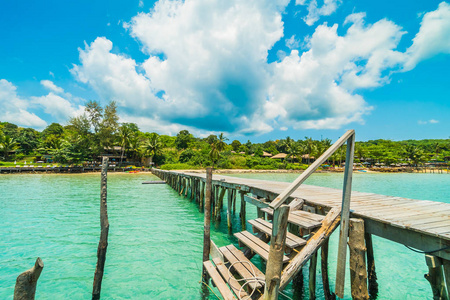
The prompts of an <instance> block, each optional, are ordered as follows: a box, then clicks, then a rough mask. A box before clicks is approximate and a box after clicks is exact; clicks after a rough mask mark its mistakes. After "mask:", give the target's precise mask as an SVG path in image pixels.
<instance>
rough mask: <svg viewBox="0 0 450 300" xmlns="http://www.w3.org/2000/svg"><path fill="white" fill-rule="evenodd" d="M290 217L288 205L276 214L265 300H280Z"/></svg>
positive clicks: (280, 208)
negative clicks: (279, 294) (279, 292)
mask: <svg viewBox="0 0 450 300" xmlns="http://www.w3.org/2000/svg"><path fill="white" fill-rule="evenodd" d="M288 215H289V206H288V205H282V206H280V207H279V208H278V209H276V210H275V212H274V220H273V226H272V238H271V239H270V250H269V259H268V261H267V267H266V285H265V287H264V300H276V299H278V289H279V287H280V280H281V271H282V270H283V255H284V248H285V242H286V234H287V220H288Z"/></svg>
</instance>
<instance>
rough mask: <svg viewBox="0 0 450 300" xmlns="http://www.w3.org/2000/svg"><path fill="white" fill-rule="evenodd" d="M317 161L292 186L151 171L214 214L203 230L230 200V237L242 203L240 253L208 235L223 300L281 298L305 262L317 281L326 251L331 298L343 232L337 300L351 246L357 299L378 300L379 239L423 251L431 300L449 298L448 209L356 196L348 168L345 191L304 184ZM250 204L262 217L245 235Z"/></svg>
mask: <svg viewBox="0 0 450 300" xmlns="http://www.w3.org/2000/svg"><path fill="white" fill-rule="evenodd" d="M352 134H354V132H353V133H352V132H348V133H347V136H344V137H343V138H342V140H340V141H338V142H336V144H337V146H336V147H335V146H334V145H333V146H332V147H331V148H330V149H329V150H330V151H328V153H325V154H324V157H326V156H327V155H330V153H332V152H333V151H335V150H336V149H337V147H340V146H341V145H342V144H343V142H345V141H346V140H344V139H351V138H352ZM339 143H340V144H339ZM347 144H348V145H347V161H349V162H351V161H352V160H351V158H352V156H353V152H352V151H353V145H352V144H353V142H352V141H351V140H350V141H349V140H347ZM332 148H333V149H332ZM317 161H318V163H317V164H316V165H314V164H313V165H311V167H310V168H308V170H306V171H305V172H304V173H303V174H301V175H300V176H299V178H297V179H296V180H295V181H294V182H293V183H286V182H273V181H267V180H256V179H245V178H236V177H230V176H223V175H217V174H215V175H213V177H212V180H211V183H208V184H207V180H206V175H205V174H203V173H190V172H177V171H162V170H158V169H153V170H152V172H153V173H154V174H155V175H157V176H158V177H160V178H161V179H162V180H164V181H165V182H166V183H167V184H169V185H170V186H171V187H172V188H173V189H175V190H176V191H177V192H178V193H179V194H180V195H184V196H186V197H188V198H190V199H193V200H195V201H196V202H197V203H198V204H199V206H200V208H203V207H205V205H207V206H208V207H207V208H205V209H208V211H210V212H211V213H210V214H209V213H208V216H206V215H205V230H206V228H209V225H207V224H209V223H207V222H206V221H207V218H212V219H215V220H220V218H221V210H222V208H223V207H224V205H223V201H224V198H225V194H226V196H227V198H226V201H227V206H226V209H227V214H226V216H227V220H226V222H227V224H228V228H229V229H230V230H231V229H232V224H231V222H232V219H231V215H232V212H235V210H236V206H237V204H236V203H237V200H240V201H239V202H240V203H239V204H240V205H239V206H240V216H241V223H242V229H243V231H242V232H237V233H235V234H234V235H235V237H236V238H237V239H238V241H239V246H240V247H241V248H242V249H241V250H239V249H238V248H236V247H235V246H234V245H228V246H224V247H221V248H217V247H216V246H215V244H214V242H213V241H210V240H209V234H208V235H205V239H207V241H206V240H205V245H207V248H210V251H209V253H206V254H205V253H204V278H205V274H206V273H207V274H208V275H209V277H210V278H211V279H212V281H213V283H214V284H215V286H216V287H217V288H218V289H219V292H220V293H221V294H222V296H223V297H224V299H277V298H278V294H279V293H280V292H281V291H282V290H283V289H284V288H285V287H286V286H287V284H288V283H289V282H291V281H293V280H294V281H296V280H295V278H296V276H299V275H300V274H301V272H300V271H301V269H302V267H303V266H304V265H305V264H306V262H307V261H311V263H310V269H309V272H310V278H315V274H316V264H317V252H318V250H319V249H320V248H322V249H321V250H322V255H321V257H322V261H321V269H322V280H323V288H324V294H325V297H326V299H333V295H332V293H331V292H330V286H329V280H328V275H327V261H328V259H327V255H328V238H329V236H330V235H331V234H332V233H333V231H334V230H335V229H336V228H337V227H338V226H339V225H340V235H339V237H340V240H339V247H338V253H337V257H338V259H337V262H338V264H337V271H336V285H335V293H336V295H337V296H338V297H340V298H342V297H343V296H344V282H345V280H344V278H345V264H346V251H347V241H348V247H349V248H350V277H351V282H352V285H351V287H352V298H353V299H368V298H369V294H370V295H371V296H375V295H376V293H377V291H378V289H377V283H376V273H375V260H374V256H373V248H372V235H376V236H379V237H381V238H385V239H388V240H391V241H393V242H396V243H400V244H403V245H405V246H407V247H410V248H414V249H415V250H416V251H421V252H423V253H424V254H425V256H426V262H427V265H428V267H429V274H427V275H426V278H427V280H428V281H429V282H430V284H431V288H432V292H433V298H434V299H449V298H450V295H449V294H448V292H449V288H450V286H449V281H450V204H446V203H440V202H434V201H420V200H413V199H406V198H401V197H392V196H384V195H377V194H373V193H361V192H355V191H353V192H352V191H351V173H352V170H351V169H350V168H348V169H346V173H345V176H344V189H343V191H342V190H337V189H332V188H324V187H318V186H311V185H301V184H302V183H303V182H304V180H306V178H307V177H308V176H309V175H310V174H312V172H314V170H315V169H317V167H318V165H319V164H320V163H321V162H320V158H319V159H318V160H317ZM348 165H350V166H351V165H353V164H352V163H349V164H348ZM208 185H209V186H208ZM350 199H351V201H350ZM205 200H207V201H205ZM247 203H249V204H252V205H254V206H255V208H256V211H257V216H258V218H257V219H255V220H248V223H249V224H250V225H251V226H252V227H253V233H251V232H248V231H246V230H245V229H246V224H247V220H246V219H245V216H246V209H247V208H246V205H247ZM349 224H350V228H349ZM349 234H350V237H349ZM209 245H211V246H209ZM208 254H209V255H208ZM205 255H206V256H205ZM254 255H259V256H260V257H261V258H262V259H263V260H265V261H266V262H267V265H266V268H265V269H266V270H259V269H258V268H257V267H256V266H255V265H253V263H252V262H251V261H250V259H251V257H253V256H254ZM444 274H445V275H444ZM309 294H310V299H315V280H310V282H309Z"/></svg>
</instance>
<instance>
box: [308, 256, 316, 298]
mask: <svg viewBox="0 0 450 300" xmlns="http://www.w3.org/2000/svg"><path fill="white" fill-rule="evenodd" d="M316 269H317V252H316V253H314V254H313V255H312V256H311V259H310V260H309V299H310V300H314V299H316Z"/></svg>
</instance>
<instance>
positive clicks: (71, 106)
mask: <svg viewBox="0 0 450 300" xmlns="http://www.w3.org/2000/svg"><path fill="white" fill-rule="evenodd" d="M41 84H42V86H44V87H46V88H48V89H50V90H51V92H50V93H49V94H47V95H44V96H40V97H30V98H23V97H20V96H19V95H18V94H17V87H16V86H14V85H13V84H12V83H11V82H9V81H7V80H5V79H0V106H1V107H2V110H1V111H0V120H1V121H7V122H11V123H14V124H17V125H20V126H25V127H34V128H37V129H43V128H44V127H45V126H46V125H47V122H46V121H44V120H43V119H42V118H41V117H39V116H38V115H37V114H38V112H39V111H43V112H44V114H48V115H50V116H51V117H52V118H53V119H54V120H55V121H58V122H65V121H67V120H68V118H70V117H74V116H77V115H79V114H81V113H82V112H83V111H84V106H82V105H80V104H77V103H78V102H80V101H81V99H78V98H76V97H73V96H72V95H71V94H70V93H65V92H64V90H63V89H62V88H61V87H58V86H56V85H55V84H54V83H53V82H52V81H50V80H42V81H41ZM55 93H58V94H60V95H56V94H55ZM32 111H34V112H32ZM39 115H41V114H39Z"/></svg>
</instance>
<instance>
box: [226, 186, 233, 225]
mask: <svg viewBox="0 0 450 300" xmlns="http://www.w3.org/2000/svg"><path fill="white" fill-rule="evenodd" d="M227 198H228V203H227V225H228V230H231V208H232V205H233V190H232V189H228V193H227Z"/></svg>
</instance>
